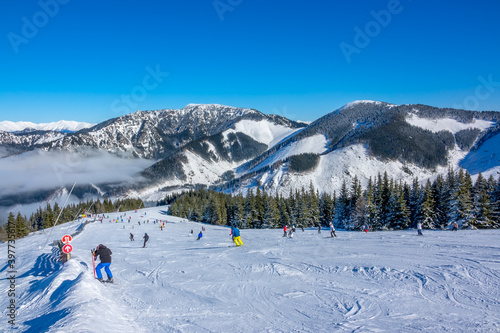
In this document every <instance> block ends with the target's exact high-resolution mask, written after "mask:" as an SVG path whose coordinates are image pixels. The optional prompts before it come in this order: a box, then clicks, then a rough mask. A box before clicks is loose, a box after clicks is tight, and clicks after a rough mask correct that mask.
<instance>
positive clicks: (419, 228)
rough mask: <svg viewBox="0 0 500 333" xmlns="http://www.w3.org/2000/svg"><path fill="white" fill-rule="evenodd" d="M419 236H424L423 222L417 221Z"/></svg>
mask: <svg viewBox="0 0 500 333" xmlns="http://www.w3.org/2000/svg"><path fill="white" fill-rule="evenodd" d="M417 236H423V234H422V223H420V222H419V223H417Z"/></svg>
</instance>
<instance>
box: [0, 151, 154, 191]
mask: <svg viewBox="0 0 500 333" xmlns="http://www.w3.org/2000/svg"><path fill="white" fill-rule="evenodd" d="M153 163H154V161H152V160H145V159H134V158H126V157H119V156H116V155H114V154H111V153H108V152H103V151H98V150H94V149H83V150H80V151H78V152H65V151H44V150H34V151H30V152H27V153H23V154H20V155H15V156H9V157H4V158H0V193H2V195H9V194H14V193H28V192H32V191H38V190H49V189H54V188H60V187H63V186H71V185H73V183H74V182H77V184H79V185H86V184H95V185H98V184H109V183H123V182H127V183H132V182H136V181H139V180H140V179H141V178H140V176H139V173H140V172H141V171H142V170H144V169H145V168H147V167H148V166H150V165H152V164H153Z"/></svg>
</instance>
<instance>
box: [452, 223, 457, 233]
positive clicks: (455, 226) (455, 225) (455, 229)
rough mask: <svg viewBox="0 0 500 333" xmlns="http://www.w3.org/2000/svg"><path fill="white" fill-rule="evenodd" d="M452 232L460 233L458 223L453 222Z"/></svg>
mask: <svg viewBox="0 0 500 333" xmlns="http://www.w3.org/2000/svg"><path fill="white" fill-rule="evenodd" d="M451 231H458V223H457V222H453V229H451Z"/></svg>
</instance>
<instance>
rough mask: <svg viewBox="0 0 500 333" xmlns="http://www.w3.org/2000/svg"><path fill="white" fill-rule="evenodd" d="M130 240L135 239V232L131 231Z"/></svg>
mask: <svg viewBox="0 0 500 333" xmlns="http://www.w3.org/2000/svg"><path fill="white" fill-rule="evenodd" d="M130 240H131V241H133V240H134V234H132V233H130Z"/></svg>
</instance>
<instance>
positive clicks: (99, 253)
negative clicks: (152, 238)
mask: <svg viewBox="0 0 500 333" xmlns="http://www.w3.org/2000/svg"><path fill="white" fill-rule="evenodd" d="M452 227H453V229H452V231H458V224H457V222H454V223H453V226H452ZM368 229H369V227H368V226H366V227H365V228H364V231H365V232H368ZM202 231H205V227H202ZM202 231H200V232H199V234H198V238H197V239H196V240H200V239H201V238H202V237H203V232H202ZM302 231H304V228H302ZM294 233H295V226H294V225H292V226H291V227H290V228H288V226H287V225H285V226H284V228H283V237H289V238H293V234H294ZM318 233H321V226H320V227H318ZM190 234H193V230H192V229H191V232H190ZM229 235H230V236H231V237H232V239H233V242H234V243H235V244H236V246H241V245H243V242H242V241H241V236H240V230H239V229H238V228H237V227H235V226H232V227H231V233H230V234H229ZM417 235H419V236H423V234H422V223H418V224H417ZM330 236H331V237H332V238H333V237H337V235H336V234H335V227H334V225H333V223H331V222H330ZM130 240H131V241H134V235H133V234H132V233H130ZM143 240H144V244H143V246H142V247H143V248H145V247H146V243H147V242H148V240H149V235H148V234H147V233H144V237H143ZM111 254H112V252H111V250H110V249H109V248H107V247H106V246H104V245H103V244H99V245H98V246H97V248H96V249H95V250H93V251H92V256H93V259H97V257H99V258H100V261H101V262H100V263H99V265H97V267H95V272H96V275H97V279H98V280H99V281H100V282H111V283H112V282H113V281H114V280H113V274H112V273H111V270H110V268H109V266H110V265H111ZM103 268H104V270H105V272H106V274H107V276H108V279H107V280H104V279H103V278H102V273H101V270H102V269H103Z"/></svg>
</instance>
